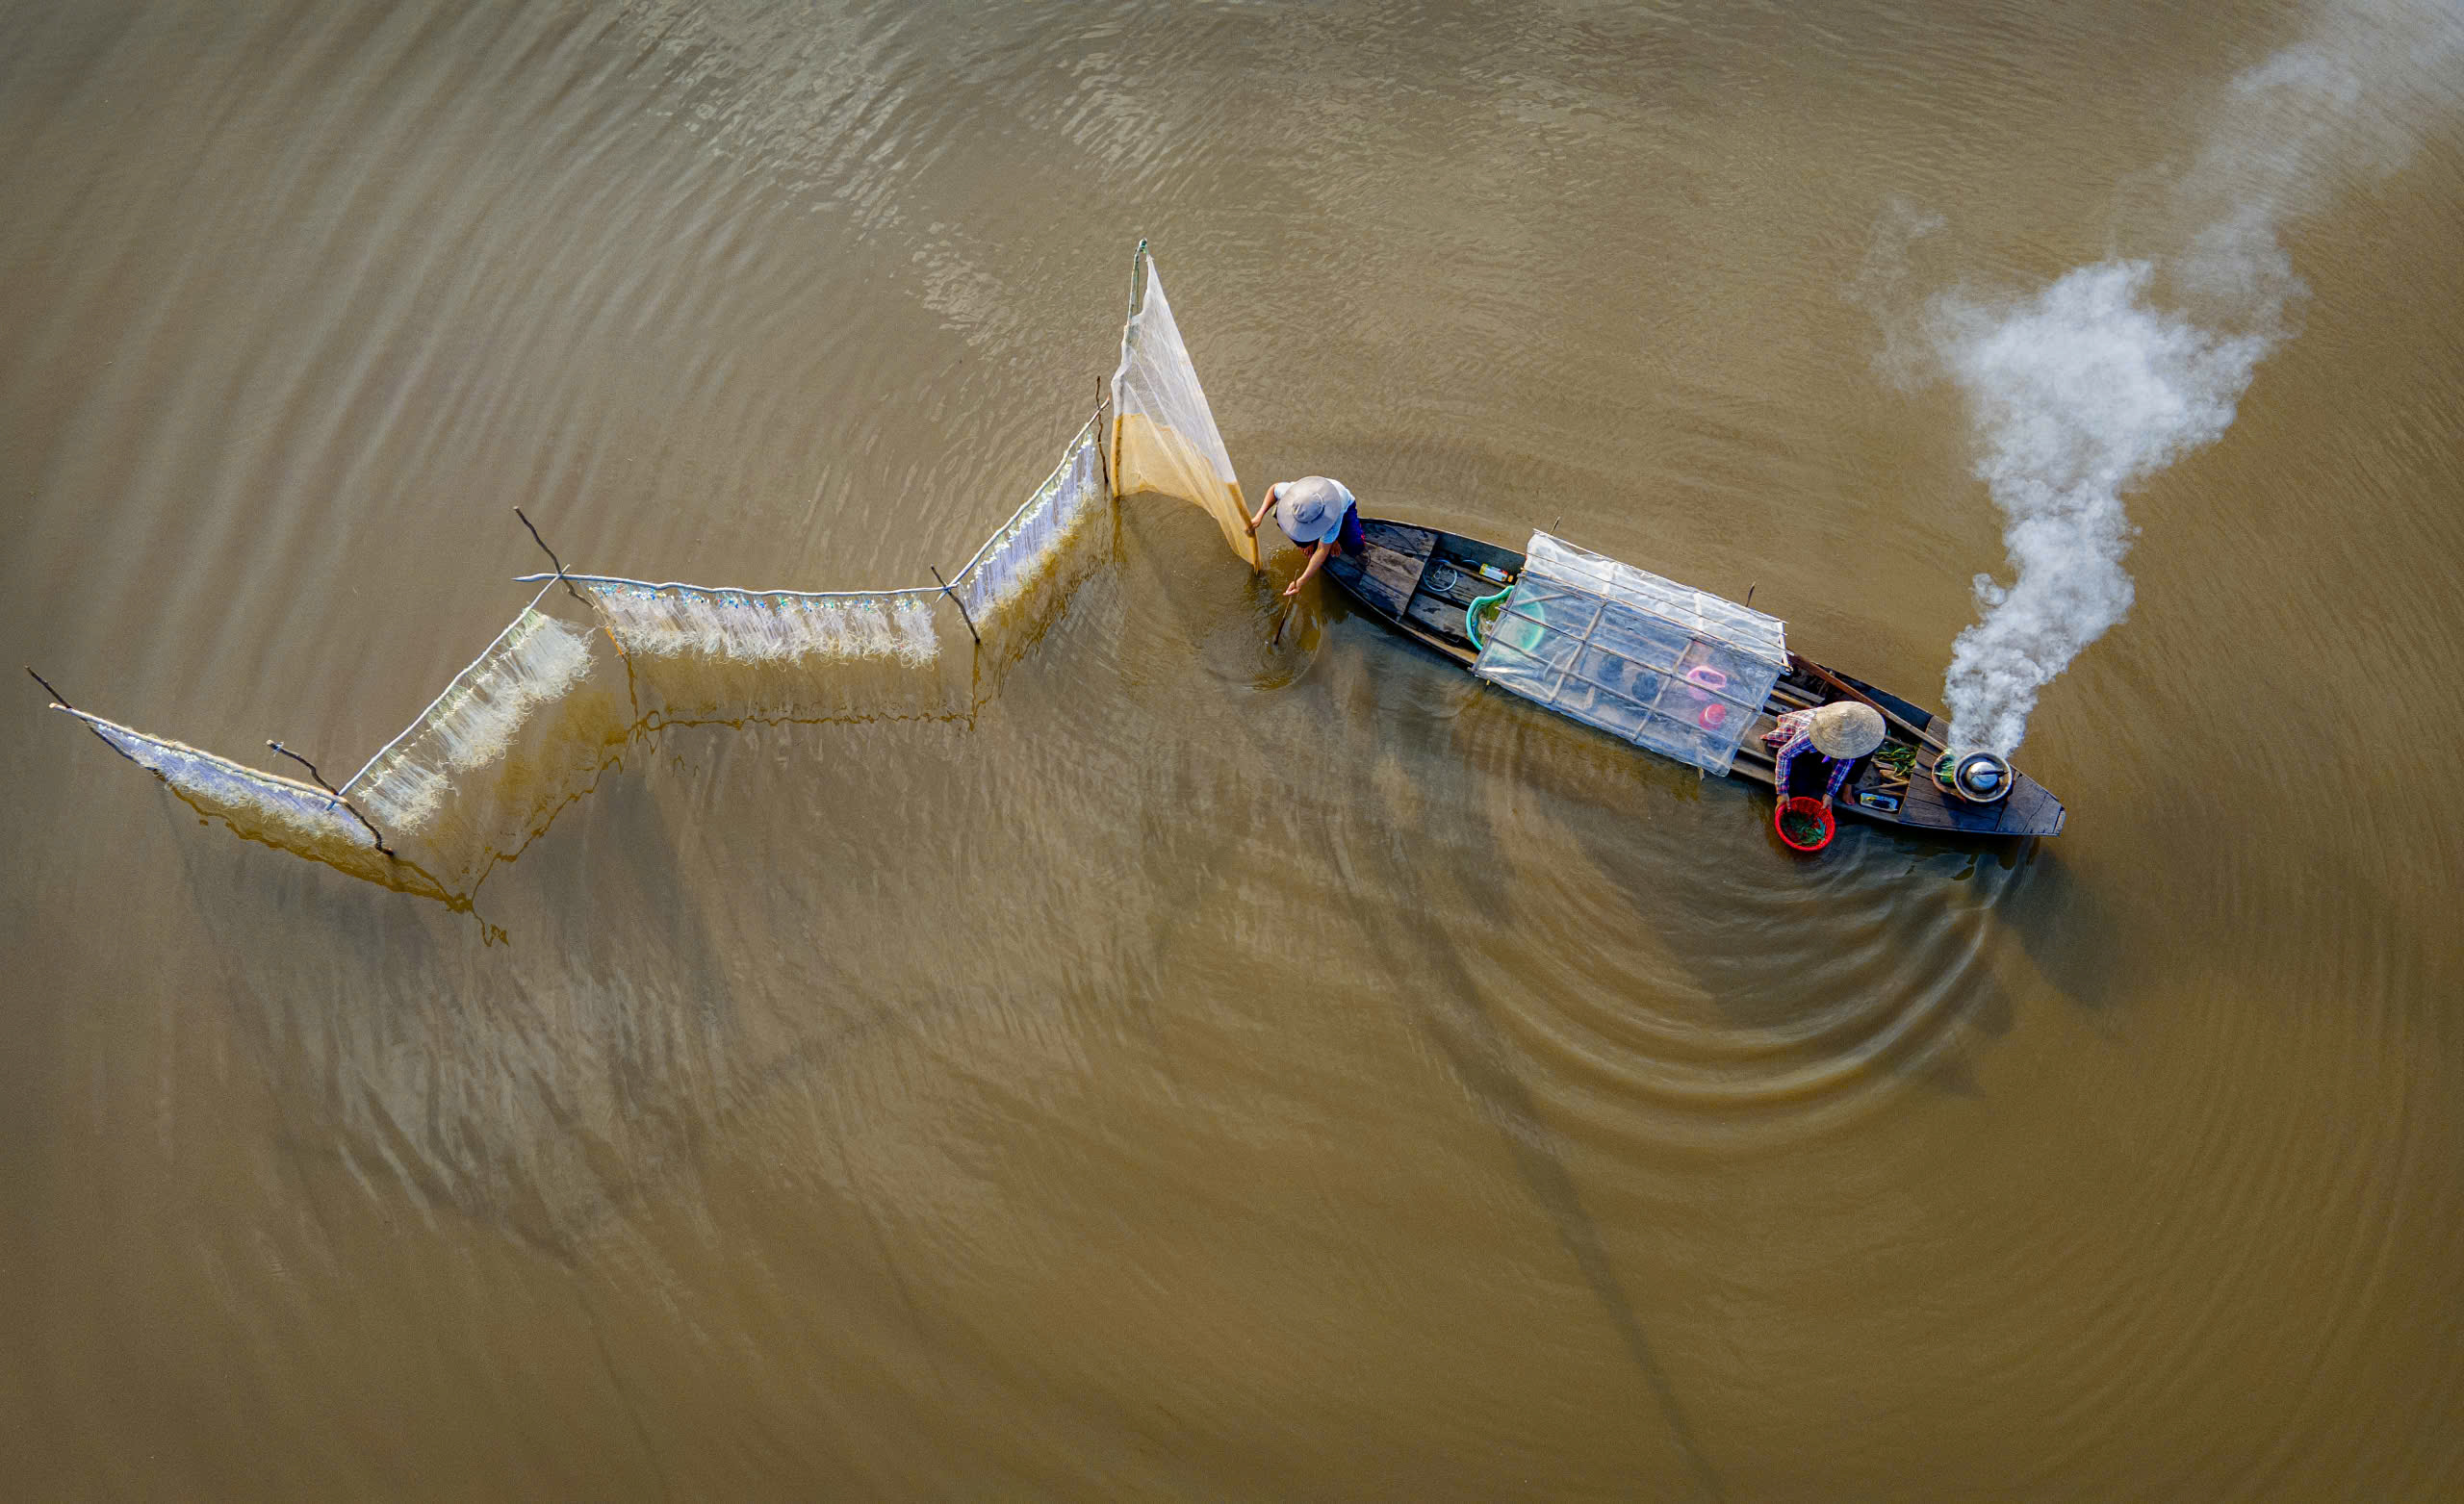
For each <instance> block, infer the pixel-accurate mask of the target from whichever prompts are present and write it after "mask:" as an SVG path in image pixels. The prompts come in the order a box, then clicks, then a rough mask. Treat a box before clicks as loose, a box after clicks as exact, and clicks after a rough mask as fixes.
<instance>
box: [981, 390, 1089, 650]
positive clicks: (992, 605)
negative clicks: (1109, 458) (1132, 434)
mask: <svg viewBox="0 0 2464 1504" xmlns="http://www.w3.org/2000/svg"><path fill="white" fill-rule="evenodd" d="M1111 499H1112V494H1111V490H1110V488H1108V487H1107V486H1106V485H1105V484H1104V457H1103V449H1102V444H1101V431H1100V428H1099V427H1098V425H1097V423H1095V422H1093V421H1090V422H1089V423H1088V424H1087V426H1086V427H1084V428H1081V429H1080V430H1078V436H1077V437H1076V438H1075V439H1072V440H1071V441H1070V442H1069V447H1068V449H1067V450H1066V451H1065V452H1064V453H1063V455H1062V457H1061V463H1060V465H1058V466H1056V467H1055V468H1054V470H1053V472H1052V473H1051V474H1050V475H1049V476H1046V477H1045V479H1044V483H1043V484H1042V485H1041V486H1039V487H1038V488H1036V494H1035V495H1034V496H1032V497H1028V498H1027V501H1026V504H1025V505H1024V506H1021V507H1019V508H1018V510H1017V511H1016V512H1014V513H1013V514H1012V515H1011V518H1010V520H1009V521H1008V522H1007V523H1003V524H1001V528H1000V530H999V531H998V532H995V533H994V534H993V535H992V536H991V537H990V538H989V539H988V540H987V541H986V543H985V545H984V547H983V548H980V549H978V550H977V551H976V555H975V557H974V558H973V559H971V560H969V561H967V565H966V567H965V568H964V569H963V570H961V571H960V572H959V576H958V578H957V579H955V580H953V581H951V586H952V588H953V589H955V590H956V591H957V592H958V594H959V599H961V600H963V601H965V602H966V610H967V616H968V617H969V618H970V619H971V620H972V621H973V622H974V623H975V626H976V629H977V630H978V631H983V630H986V629H987V628H988V627H989V626H991V625H995V624H996V623H997V622H998V619H999V617H1000V615H1001V613H1002V612H1004V611H1005V610H1010V609H1013V608H1015V607H1017V606H1019V605H1021V604H1022V603H1024V602H1025V601H1026V600H1028V599H1032V598H1034V597H1035V596H1037V595H1038V594H1039V590H1040V587H1043V586H1047V585H1050V584H1053V583H1055V582H1057V581H1058V580H1060V579H1063V578H1065V577H1066V576H1068V575H1069V574H1072V573H1074V572H1073V571H1071V570H1069V569H1068V567H1067V566H1068V564H1069V562H1070V561H1071V559H1072V556H1073V553H1074V552H1075V551H1076V550H1073V548H1072V547H1071V546H1072V545H1073V544H1074V543H1075V542H1076V541H1077V540H1078V538H1079V537H1080V535H1081V534H1082V533H1084V532H1085V531H1086V530H1087V527H1088V524H1089V523H1091V522H1092V521H1094V520H1095V519H1097V518H1099V517H1102V516H1104V515H1106V503H1108V502H1110V501H1111Z"/></svg>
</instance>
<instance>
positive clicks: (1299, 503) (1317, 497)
mask: <svg viewBox="0 0 2464 1504" xmlns="http://www.w3.org/2000/svg"><path fill="white" fill-rule="evenodd" d="M1269 511H1272V512H1273V513H1274V520H1275V522H1276V523H1277V524H1278V525H1280V526H1281V527H1282V528H1283V535H1284V536H1285V537H1286V538H1289V539H1291V540H1292V541H1293V542H1294V543H1296V544H1298V545H1300V547H1302V548H1306V549H1308V550H1309V562H1308V563H1307V564H1305V565H1303V566H1301V569H1300V577H1299V578H1297V579H1296V580H1294V581H1293V582H1292V583H1291V584H1289V585H1286V586H1285V587H1284V588H1283V593H1284V594H1285V595H1287V596H1296V595H1298V594H1300V587H1301V586H1303V585H1305V584H1307V583H1309V576H1310V575H1312V574H1317V573H1318V566H1320V565H1322V564H1323V563H1325V562H1326V560H1327V559H1328V558H1330V557H1332V556H1333V554H1334V551H1335V550H1336V549H1337V548H1341V549H1343V550H1344V551H1345V552H1346V553H1359V552H1361V551H1362V550H1364V549H1366V548H1368V547H1369V540H1368V538H1367V537H1366V536H1365V535H1364V534H1363V533H1362V532H1361V530H1360V507H1359V505H1358V504H1357V503H1356V502H1354V500H1353V499H1352V494H1351V488H1350V487H1348V486H1347V485H1345V484H1344V483H1343V482H1342V481H1340V480H1329V479H1327V478H1326V477H1325V476H1323V475H1303V476H1301V477H1300V478H1299V479H1298V480H1278V481H1276V482H1275V483H1274V484H1273V485H1271V486H1269V487H1267V494H1266V498H1265V499H1264V500H1262V501H1260V502H1259V503H1258V509H1257V511H1256V512H1255V513H1253V514H1252V515H1251V516H1250V518H1249V532H1250V533H1251V535H1252V536H1254V535H1255V534H1256V532H1257V530H1258V524H1259V523H1263V522H1265V521H1266V520H1267V513H1268V512H1269Z"/></svg>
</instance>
